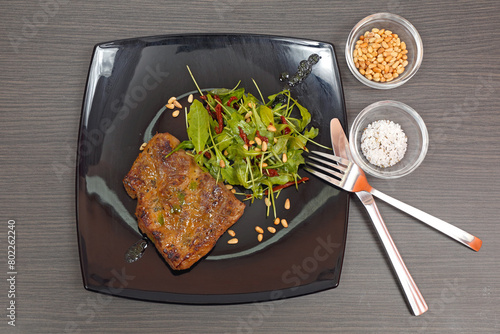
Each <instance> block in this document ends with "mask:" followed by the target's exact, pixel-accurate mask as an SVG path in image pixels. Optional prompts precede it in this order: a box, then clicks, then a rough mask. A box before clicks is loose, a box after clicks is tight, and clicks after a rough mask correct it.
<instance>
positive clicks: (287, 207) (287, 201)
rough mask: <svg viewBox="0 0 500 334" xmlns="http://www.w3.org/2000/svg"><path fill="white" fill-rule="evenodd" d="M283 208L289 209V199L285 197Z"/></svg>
mask: <svg viewBox="0 0 500 334" xmlns="http://www.w3.org/2000/svg"><path fill="white" fill-rule="evenodd" d="M285 209H287V210H289V209H290V199H289V198H287V199H286V201H285Z"/></svg>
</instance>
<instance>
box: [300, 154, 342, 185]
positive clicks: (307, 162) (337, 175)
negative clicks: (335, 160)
mask: <svg viewBox="0 0 500 334" xmlns="http://www.w3.org/2000/svg"><path fill="white" fill-rule="evenodd" d="M310 158H311V159H312V157H310ZM319 161H320V162H323V161H321V160H319ZM306 164H307V165H309V166H312V167H314V168H316V169H320V170H321V171H323V172H326V173H328V174H331V175H333V176H335V177H338V178H339V179H341V180H342V178H343V177H344V176H345V174H342V173H339V172H337V171H336V170H334V169H331V168H328V167H325V166H322V165H318V164H315V163H313V162H310V161H306Z"/></svg>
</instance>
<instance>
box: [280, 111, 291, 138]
mask: <svg viewBox="0 0 500 334" xmlns="http://www.w3.org/2000/svg"><path fill="white" fill-rule="evenodd" d="M281 124H288V122H287V121H286V118H285V116H283V115H281ZM282 132H283V134H284V135H287V134H289V133H290V132H292V130H290V128H289V127H288V126H287V127H285V128H284V129H283V131H282Z"/></svg>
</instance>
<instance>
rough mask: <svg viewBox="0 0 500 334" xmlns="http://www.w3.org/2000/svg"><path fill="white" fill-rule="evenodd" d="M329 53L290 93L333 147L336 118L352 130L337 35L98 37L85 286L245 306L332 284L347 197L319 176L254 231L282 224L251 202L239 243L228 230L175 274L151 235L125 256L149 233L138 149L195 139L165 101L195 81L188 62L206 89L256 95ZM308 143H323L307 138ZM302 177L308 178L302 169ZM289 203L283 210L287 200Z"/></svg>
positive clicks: (85, 133)
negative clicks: (137, 187)
mask: <svg viewBox="0 0 500 334" xmlns="http://www.w3.org/2000/svg"><path fill="white" fill-rule="evenodd" d="M314 53H315V54H318V55H320V56H321V60H320V61H319V62H318V63H317V64H316V65H314V66H313V70H312V73H311V74H310V75H309V76H308V77H307V79H306V80H304V82H303V83H301V84H300V85H298V86H296V87H294V88H293V89H292V90H291V92H292V96H293V97H294V98H296V99H298V100H299V101H300V103H301V104H302V105H303V106H305V107H306V108H308V109H309V111H310V112H311V114H312V123H311V124H312V125H313V126H315V127H318V128H319V129H320V134H319V136H318V137H317V138H316V140H317V141H319V142H320V143H322V144H323V145H326V146H329V147H330V146H331V144H330V132H329V122H330V120H331V119H332V118H334V117H335V118H339V119H340V121H341V122H342V124H343V125H344V129H345V130H346V126H347V125H346V112H345V106H344V97H343V92H342V85H341V80H340V73H339V70H338V65H337V60H336V57H335V51H334V48H333V46H332V45H331V44H328V43H323V42H317V41H311V40H302V39H295V38H288V37H277V36H262V35H236V34H229V35H228V34H224V35H214V34H209V35H178V36H156V37H144V38H136V39H128V40H120V41H115V42H108V43H102V44H98V45H96V46H95V49H94V54H93V59H92V62H91V65H90V70H89V76H88V81H87V88H86V92H85V97H84V101H83V109H82V117H81V124H80V134H79V142H78V163H77V179H76V195H77V203H76V206H77V227H78V238H79V248H80V262H81V268H82V274H83V282H84V286H85V288H86V289H88V290H92V291H98V292H103V293H107V294H112V295H118V296H124V297H130V298H136V299H142V300H151V301H162V302H178V303H192V304H204V303H208V304H211V303H215V304H224V303H239V302H253V301H263V300H272V299H278V298H285V297H290V296H297V295H301V294H306V293H311V292H316V291H320V290H324V289H328V288H334V287H336V286H337V285H338V283H339V278H340V271H341V267H342V260H343V255H344V248H345V241H346V234H347V217H348V203H349V195H348V194H347V193H345V192H341V191H339V190H337V189H335V188H333V187H331V186H329V185H327V184H326V183H324V182H322V181H320V180H318V179H315V178H311V180H310V181H308V182H305V183H303V184H301V185H300V186H299V190H298V191H297V190H296V189H295V188H294V187H290V188H288V189H285V190H283V191H282V192H281V194H280V196H279V197H278V199H277V208H278V212H277V214H278V216H279V217H280V218H285V219H287V221H288V224H289V227H288V228H283V227H280V226H278V231H277V232H276V233H275V234H270V233H267V232H266V234H265V237H264V240H263V241H262V242H258V240H257V233H256V232H255V230H254V228H255V226H256V225H259V226H261V227H263V228H265V227H267V226H274V225H273V217H272V215H271V217H266V214H265V212H266V210H265V207H264V204H263V203H262V202H263V201H256V202H254V203H253V204H249V203H248V204H247V208H246V209H245V213H244V215H243V216H242V217H241V218H240V220H239V221H238V222H237V223H236V224H235V225H234V226H233V228H232V229H233V230H234V231H235V232H236V234H237V236H238V239H239V243H238V244H236V245H229V244H228V243H227V240H228V239H229V238H230V236H228V235H227V234H225V235H223V236H222V237H221V238H220V239H219V241H218V243H217V245H216V246H215V248H214V249H213V250H212V251H211V252H210V253H209V255H208V256H207V257H206V258H204V259H202V260H201V261H199V262H198V263H197V264H196V265H194V266H193V267H192V268H191V269H189V270H186V271H183V272H174V271H172V270H171V269H170V268H169V266H168V265H167V264H166V262H165V261H164V260H163V258H162V257H161V256H160V255H159V254H158V253H157V251H156V249H155V247H154V246H153V245H152V244H150V245H149V247H148V248H147V250H146V252H145V253H144V256H143V257H142V258H141V259H140V260H138V261H136V262H134V263H127V262H126V261H125V259H124V255H125V252H126V251H127V250H128V248H129V247H130V246H131V245H132V244H134V243H135V242H136V241H137V240H139V239H140V238H141V234H140V233H139V231H138V228H137V222H136V219H135V216H134V212H135V206H136V200H132V199H131V198H129V197H128V196H127V194H126V192H125V190H124V187H123V184H122V180H123V177H124V176H125V174H126V173H127V172H128V170H129V169H130V167H131V166H132V163H133V162H134V160H135V158H136V157H137V155H138V153H139V147H140V146H141V144H142V143H143V142H144V141H147V140H148V139H149V138H150V136H151V135H152V134H154V133H156V132H170V133H172V134H173V135H174V136H176V137H177V138H179V139H180V140H185V139H187V134H186V126H185V118H184V113H181V116H180V117H177V118H173V117H172V116H171V113H170V111H169V112H165V110H164V108H163V106H164V105H165V103H166V101H167V100H168V98H169V97H171V96H185V94H186V93H187V92H190V91H193V90H195V86H194V83H193V81H192V80H191V78H190V76H189V73H188V71H187V69H186V65H189V67H190V68H191V70H192V72H193V74H194V76H195V78H196V80H197V82H198V84H199V85H200V87H201V88H202V89H203V88H215V87H225V88H233V87H234V86H235V85H236V84H237V83H238V81H240V80H241V84H240V87H245V88H246V90H247V91H250V92H251V93H253V94H254V95H256V96H258V92H257V91H256V89H255V86H254V84H253V82H252V79H254V80H255V81H256V82H257V84H258V85H259V88H260V90H261V92H262V94H263V95H264V96H268V95H271V94H274V93H277V92H279V91H280V90H282V89H283V86H284V83H283V82H280V80H279V75H280V73H281V72H284V71H287V72H289V73H291V74H293V73H294V72H295V71H296V70H297V66H298V64H299V62H300V61H301V60H304V59H307V58H308V57H309V55H311V54H314ZM308 147H309V148H310V149H315V148H314V145H312V144H309V145H308ZM299 172H300V174H301V175H303V176H308V175H307V173H305V172H304V171H299ZM286 198H289V199H290V201H291V205H292V207H291V209H290V210H285V209H284V208H283V203H284V202H285V199H286Z"/></svg>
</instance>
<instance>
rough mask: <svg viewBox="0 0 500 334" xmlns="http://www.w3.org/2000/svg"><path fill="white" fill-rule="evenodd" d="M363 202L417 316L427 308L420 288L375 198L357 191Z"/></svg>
mask: <svg viewBox="0 0 500 334" xmlns="http://www.w3.org/2000/svg"><path fill="white" fill-rule="evenodd" d="M356 194H357V195H358V197H359V199H360V200H361V202H363V204H364V206H365V208H366V211H367V212H368V214H369V215H370V218H371V219H372V222H373V225H374V226H375V229H376V230H377V233H378V235H379V237H380V240H381V241H382V244H383V245H384V248H385V250H386V252H387V255H389V259H390V260H391V264H392V266H393V268H394V271H395V272H396V275H397V276H398V279H399V282H400V283H401V287H402V289H403V291H404V293H405V295H406V299H407V300H408V303H409V304H410V308H411V310H412V312H413V314H414V315H416V316H418V315H421V314H422V313H424V312H425V311H427V310H428V306H427V303H426V302H425V300H424V297H422V294H421V293H420V290H419V289H418V287H417V284H415V282H414V281H413V278H412V277H411V275H410V272H409V271H408V269H407V268H406V265H405V263H404V262H403V258H401V255H400V254H399V251H398V249H397V248H396V245H395V244H394V241H393V240H392V237H391V235H390V234H389V231H388V230H387V227H386V226H385V223H384V220H383V219H382V216H381V215H380V212H379V211H378V207H377V205H376V204H375V200H374V199H373V196H371V195H370V194H368V193H366V192H358V193H356Z"/></svg>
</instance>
